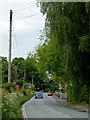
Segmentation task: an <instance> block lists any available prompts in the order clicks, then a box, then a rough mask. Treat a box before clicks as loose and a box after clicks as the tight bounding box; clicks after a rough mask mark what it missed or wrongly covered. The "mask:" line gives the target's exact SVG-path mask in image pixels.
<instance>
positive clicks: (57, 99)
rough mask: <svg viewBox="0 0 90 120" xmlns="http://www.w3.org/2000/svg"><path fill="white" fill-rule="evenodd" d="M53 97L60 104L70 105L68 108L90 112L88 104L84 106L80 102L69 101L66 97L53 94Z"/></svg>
mask: <svg viewBox="0 0 90 120" xmlns="http://www.w3.org/2000/svg"><path fill="white" fill-rule="evenodd" d="M53 99H55V100H56V102H58V103H60V105H62V106H65V107H68V108H72V109H76V110H78V111H80V112H88V113H90V109H89V107H88V106H83V105H80V104H72V103H69V102H68V101H67V100H66V99H61V98H60V97H58V96H56V95H53Z"/></svg>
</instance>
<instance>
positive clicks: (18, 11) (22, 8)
mask: <svg viewBox="0 0 90 120" xmlns="http://www.w3.org/2000/svg"><path fill="white" fill-rule="evenodd" d="M34 6H36V5H35V4H34ZM30 7H33V5H32V6H30V5H29V6H27V7H24V8H21V9H17V10H15V11H14V13H16V12H19V11H22V10H26V9H28V8H30Z"/></svg>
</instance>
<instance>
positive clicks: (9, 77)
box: [8, 10, 12, 83]
mask: <svg viewBox="0 0 90 120" xmlns="http://www.w3.org/2000/svg"><path fill="white" fill-rule="evenodd" d="M11 40H12V10H10V35H9V65H8V83H11Z"/></svg>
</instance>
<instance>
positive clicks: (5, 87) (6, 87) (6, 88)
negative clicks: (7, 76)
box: [2, 83, 11, 92]
mask: <svg viewBox="0 0 90 120" xmlns="http://www.w3.org/2000/svg"><path fill="white" fill-rule="evenodd" d="M2 87H3V88H4V89H5V90H7V91H9V92H11V84H10V83H6V84H2Z"/></svg>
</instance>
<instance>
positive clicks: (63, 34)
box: [37, 2, 90, 103]
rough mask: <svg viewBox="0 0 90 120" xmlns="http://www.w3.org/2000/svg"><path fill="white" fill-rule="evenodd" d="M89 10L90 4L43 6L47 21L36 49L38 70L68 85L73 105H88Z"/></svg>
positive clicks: (89, 59) (55, 3)
mask: <svg viewBox="0 0 90 120" xmlns="http://www.w3.org/2000/svg"><path fill="white" fill-rule="evenodd" d="M89 7H90V3H89V2H87V3H85V2H84V3H83V2H71V3H68V2H58V3H57V2H40V8H41V12H42V13H43V15H45V14H46V20H45V29H44V30H43V32H42V35H41V37H40V40H41V44H40V45H39V46H38V47H37V56H38V57H37V58H38V59H37V60H38V63H37V65H38V67H39V68H38V69H39V71H41V72H43V73H45V71H48V72H49V74H51V76H52V78H54V80H55V81H56V82H57V83H58V84H60V83H61V84H65V83H67V85H68V89H67V93H68V100H69V101H70V102H72V103H80V102H83V101H85V102H86V101H87V103H89V89H90V86H89V85H90V81H89V79H90V75H89V74H90V41H89V38H90V37H89V24H90V21H89V19H90V17H89ZM70 83H72V86H71V87H69V85H70Z"/></svg>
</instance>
